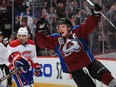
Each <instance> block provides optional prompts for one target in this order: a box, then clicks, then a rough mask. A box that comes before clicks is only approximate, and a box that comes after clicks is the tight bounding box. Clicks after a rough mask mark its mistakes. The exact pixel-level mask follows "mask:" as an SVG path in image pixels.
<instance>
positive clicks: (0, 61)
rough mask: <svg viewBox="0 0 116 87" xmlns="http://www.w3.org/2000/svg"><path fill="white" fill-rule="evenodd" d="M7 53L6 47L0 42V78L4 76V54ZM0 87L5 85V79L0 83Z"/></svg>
mask: <svg viewBox="0 0 116 87" xmlns="http://www.w3.org/2000/svg"><path fill="white" fill-rule="evenodd" d="M6 53H7V49H6V47H5V46H4V45H3V44H2V43H0V79H1V78H3V77H4V76H5V66H6V65H5V60H4V56H5V55H6ZM0 87H6V81H4V82H1V83H0Z"/></svg>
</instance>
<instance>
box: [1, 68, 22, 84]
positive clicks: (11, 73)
mask: <svg viewBox="0 0 116 87" xmlns="http://www.w3.org/2000/svg"><path fill="white" fill-rule="evenodd" d="M21 70H22V68H21V67H20V68H17V69H15V70H13V71H12V72H10V73H9V74H8V75H6V76H5V77H3V78H0V83H2V82H3V81H4V80H6V79H8V78H9V77H11V76H13V75H14V74H16V73H18V72H19V71H21Z"/></svg>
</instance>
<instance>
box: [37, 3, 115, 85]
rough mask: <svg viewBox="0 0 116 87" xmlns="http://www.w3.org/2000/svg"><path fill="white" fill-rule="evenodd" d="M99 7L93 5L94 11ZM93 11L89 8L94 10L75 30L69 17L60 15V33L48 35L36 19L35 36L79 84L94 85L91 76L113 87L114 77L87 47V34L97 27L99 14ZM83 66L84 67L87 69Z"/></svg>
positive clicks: (99, 9)
mask: <svg viewBox="0 0 116 87" xmlns="http://www.w3.org/2000/svg"><path fill="white" fill-rule="evenodd" d="M101 10H102V8H101V6H100V5H98V4H95V5H94V11H101ZM94 11H93V10H92V12H93V14H92V15H91V16H89V17H88V19H87V20H86V21H85V23H84V24H81V25H80V27H79V28H77V29H75V30H72V27H73V26H72V23H71V21H70V20H69V19H66V18H61V19H59V21H58V24H57V27H58V33H59V34H53V35H51V36H50V35H49V36H48V35H47V36H46V35H45V33H44V32H46V30H45V28H44V27H45V26H44V27H42V25H41V24H40V23H39V22H38V23H37V30H36V32H35V35H36V40H37V42H38V45H39V46H41V47H44V48H49V49H52V50H54V51H55V52H56V53H57V54H58V56H59V58H60V61H61V66H62V68H63V71H64V72H69V73H71V75H72V78H73V80H74V81H75V83H76V84H77V86H78V87H96V85H95V83H94V82H93V80H92V79H91V77H92V78H94V79H97V80H99V81H101V82H103V83H104V84H105V85H107V86H108V87H116V79H114V77H113V76H112V75H111V72H110V71H109V70H108V69H107V68H106V67H105V66H104V65H103V64H101V62H99V61H97V60H96V59H95V58H94V56H93V54H92V53H91V52H90V50H89V49H88V42H89V40H88V36H89V34H90V33H92V31H93V30H94V29H95V28H96V26H97V25H98V23H99V19H100V14H99V13H95V12H94ZM43 25H45V23H43ZM83 68H86V69H87V70H88V73H87V72H85V70H83ZM90 76H91V77H90Z"/></svg>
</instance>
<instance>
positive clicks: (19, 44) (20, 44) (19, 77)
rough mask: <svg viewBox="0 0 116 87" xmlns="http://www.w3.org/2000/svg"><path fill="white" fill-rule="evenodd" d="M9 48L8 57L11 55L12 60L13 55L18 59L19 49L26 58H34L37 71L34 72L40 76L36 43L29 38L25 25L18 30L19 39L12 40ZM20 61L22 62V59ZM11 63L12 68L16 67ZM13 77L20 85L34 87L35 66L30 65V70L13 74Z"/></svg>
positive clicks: (20, 86)
mask: <svg viewBox="0 0 116 87" xmlns="http://www.w3.org/2000/svg"><path fill="white" fill-rule="evenodd" d="M7 48H8V53H7V57H11V58H9V59H10V60H11V59H12V57H15V59H16V57H17V56H18V55H17V56H15V55H16V54H14V53H17V51H18V52H20V53H21V54H22V55H23V56H24V57H25V58H27V59H30V60H32V61H33V62H34V64H33V66H34V72H35V73H34V74H35V75H36V76H39V72H40V71H39V69H40V65H39V64H38V63H37V61H36V47H35V43H34V41H32V40H30V39H28V31H27V29H26V28H25V27H20V28H19V30H18V32H17V39H16V40H14V41H12V42H11V43H10V44H9V45H8V46H7ZM12 55H14V56H12ZM11 62H12V61H11ZM20 62H22V60H21V61H20ZM22 64H23V62H22ZM11 65H12V63H11V64H10V65H9V67H10V69H11V70H12V69H14V68H15V67H14V66H11ZM13 78H14V79H15V82H16V84H17V86H18V87H30V85H31V86H32V87H33V83H34V82H33V68H32V67H30V68H29V70H28V71H26V72H24V73H21V74H16V75H14V76H13ZM27 80H28V81H27Z"/></svg>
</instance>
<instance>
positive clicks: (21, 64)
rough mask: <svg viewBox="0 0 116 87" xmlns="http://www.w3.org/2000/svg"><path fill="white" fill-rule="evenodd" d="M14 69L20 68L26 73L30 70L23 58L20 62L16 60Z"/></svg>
mask: <svg viewBox="0 0 116 87" xmlns="http://www.w3.org/2000/svg"><path fill="white" fill-rule="evenodd" d="M15 65H16V68H22V72H24V73H26V72H28V71H29V69H30V64H29V62H28V61H27V60H25V59H24V58H21V59H20V60H17V61H16V63H15Z"/></svg>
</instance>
